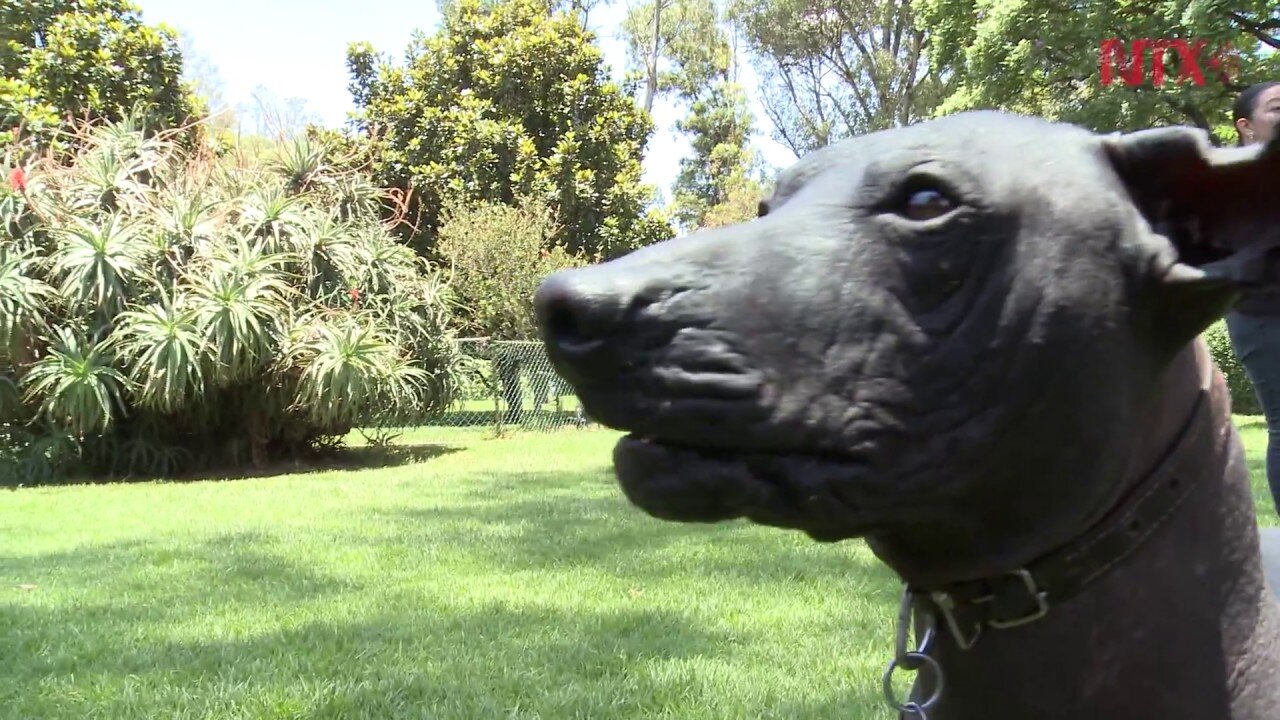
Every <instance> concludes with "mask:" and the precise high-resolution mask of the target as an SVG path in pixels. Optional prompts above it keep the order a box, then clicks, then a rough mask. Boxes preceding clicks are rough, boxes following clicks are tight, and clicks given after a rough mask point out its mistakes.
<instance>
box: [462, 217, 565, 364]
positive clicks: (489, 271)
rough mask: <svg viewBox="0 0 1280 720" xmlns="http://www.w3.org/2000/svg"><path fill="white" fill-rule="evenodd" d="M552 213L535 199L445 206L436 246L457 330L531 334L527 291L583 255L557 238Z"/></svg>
mask: <svg viewBox="0 0 1280 720" xmlns="http://www.w3.org/2000/svg"><path fill="white" fill-rule="evenodd" d="M561 234H562V229H561V228H560V227H558V226H557V225H556V223H555V217H554V213H553V212H552V211H551V210H550V208H548V207H547V206H546V205H545V204H543V203H540V202H539V201H537V200H536V199H523V200H522V201H521V202H519V203H518V204H517V205H514V206H512V205H502V204H499V203H470V204H466V205H456V206H451V207H449V208H448V209H447V210H446V211H445V213H444V223H443V224H442V225H441V227H440V240H439V244H438V247H437V249H438V250H439V252H440V255H441V256H442V257H443V258H444V260H445V262H447V263H448V264H449V266H450V267H451V268H452V270H453V281H452V282H451V283H450V284H451V286H452V287H454V288H455V289H456V290H455V293H456V296H457V300H458V303H459V305H460V307H461V309H460V311H459V316H460V317H461V318H462V328H463V331H464V332H466V333H467V334H468V335H473V336H478V337H487V338H492V339H494V340H531V339H535V338H536V337H537V326H536V323H535V320H534V314H533V293H534V291H535V290H536V289H537V287H538V283H539V282H541V281H542V279H543V278H545V277H546V276H547V275H550V274H551V273H553V272H555V271H556V270H559V269H562V268H568V267H581V266H583V265H586V264H587V263H588V262H589V260H588V258H586V257H583V256H582V255H580V254H575V253H570V252H569V251H567V250H566V249H565V247H564V246H563V245H562V244H560V242H559V241H558V240H557V237H559V236H560V235H561Z"/></svg>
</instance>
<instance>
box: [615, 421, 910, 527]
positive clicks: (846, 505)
mask: <svg viewBox="0 0 1280 720" xmlns="http://www.w3.org/2000/svg"><path fill="white" fill-rule="evenodd" d="M613 462H614V470H615V472H616V474H617V477H618V482H619V484H620V485H621V487H622V491H623V494H624V495H626V497H627V499H628V500H629V501H630V502H631V503H632V504H634V505H635V506H637V507H639V508H640V509H641V510H643V511H645V512H646V513H648V514H650V515H652V516H654V517H656V518H659V519H662V520H672V521H678V522H695V523H712V522H720V521H724V520H733V519H737V518H745V519H748V520H751V521H753V522H756V523H760V524H763V525H771V526H775V527H782V528H791V529H797V530H802V531H804V532H805V533H807V534H808V535H809V536H811V537H812V538H814V539H815V540H820V541H836V540H843V539H848V538H852V537H860V536H863V535H866V534H868V533H870V532H872V531H874V530H875V529H876V528H877V527H878V526H879V525H880V524H881V523H882V522H884V521H887V520H889V519H890V518H889V517H888V515H890V514H891V513H886V511H885V508H884V504H885V503H884V502H883V501H882V500H878V499H877V498H875V497H874V496H873V495H872V493H870V492H868V488H869V487H870V486H869V484H868V483H867V482H866V480H867V476H868V475H869V471H870V464H869V462H868V460H867V459H866V458H863V457H858V456H853V455H849V456H833V455H827V454H820V453H810V452H803V451H777V450H770V451H753V450H749V449H745V448H743V449H725V448H722V447H715V448H712V447H707V446H693V445H687V444H682V443H679V442H677V441H672V440H666V439H662V438H656V437H651V436H645V435H640V434H636V433H632V434H629V435H626V436H624V437H623V438H621V439H620V440H619V441H618V444H617V445H616V446H615V448H614V452H613Z"/></svg>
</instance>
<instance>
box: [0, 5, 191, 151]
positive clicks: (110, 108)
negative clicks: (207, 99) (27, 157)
mask: <svg viewBox="0 0 1280 720" xmlns="http://www.w3.org/2000/svg"><path fill="white" fill-rule="evenodd" d="M181 75H182V55H181V53H180V51H179V47H178V38H177V35H176V34H175V33H174V32H173V31H172V30H171V29H169V28H168V27H165V26H162V25H161V26H149V25H146V24H144V23H143V22H142V18H141V12H140V10H139V9H138V7H137V6H136V5H134V4H133V3H132V2H129V1H128V0H82V1H79V2H73V1H72V0H17V1H15V0H5V1H4V2H0V76H2V77H0V128H3V129H4V130H3V131H0V144H4V143H11V142H13V141H14V139H15V136H14V133H13V131H12V129H13V128H15V127H19V128H22V131H23V137H25V138H27V139H29V140H33V141H35V142H36V143H37V144H40V143H48V142H50V141H52V140H53V135H54V133H55V131H56V130H58V129H59V128H60V127H61V128H64V129H65V127H66V126H65V123H66V122H67V121H68V120H70V119H77V120H108V121H114V120H121V119H124V118H125V117H129V116H131V115H135V114H136V113H137V112H138V111H142V112H144V113H145V117H146V118H147V120H148V125H150V126H152V127H154V128H155V129H163V128H171V127H175V126H178V125H181V124H183V123H186V122H188V121H189V120H190V119H191V118H192V117H194V116H195V115H196V114H198V113H199V112H200V110H201V108H200V107H199V105H200V104H199V102H198V101H197V100H196V99H195V97H194V96H193V95H192V93H191V92H190V91H189V89H188V88H187V87H186V86H185V85H184V84H183V82H182V80H181Z"/></svg>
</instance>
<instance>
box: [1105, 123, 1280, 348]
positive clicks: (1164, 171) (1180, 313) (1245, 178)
mask: <svg viewBox="0 0 1280 720" xmlns="http://www.w3.org/2000/svg"><path fill="white" fill-rule="evenodd" d="M1103 148H1104V151H1105V154H1106V156H1107V158H1108V160H1109V161H1110V163H1111V165H1112V167H1113V168H1114V169H1115V172H1116V175H1117V176H1118V178H1119V179H1120V182H1121V184H1122V185H1123V186H1124V188H1125V190H1127V191H1128V194H1129V197H1130V198H1131V199H1132V201H1133V204H1134V206H1135V207H1136V208H1137V210H1138V212H1139V213H1140V214H1141V215H1142V216H1143V217H1144V218H1145V219H1146V220H1147V223H1148V224H1149V225H1150V227H1151V229H1152V230H1153V232H1154V234H1155V235H1156V236H1162V237H1163V238H1164V239H1166V240H1167V241H1168V243H1167V244H1165V243H1161V247H1160V249H1159V250H1157V251H1156V253H1155V255H1154V259H1155V261H1156V265H1157V267H1154V268H1151V269H1152V270H1154V271H1155V273H1156V276H1157V288H1158V289H1157V295H1158V297H1156V298H1154V306H1155V307H1154V309H1155V316H1154V317H1153V320H1154V321H1155V329H1157V330H1158V331H1159V332H1160V333H1161V334H1162V335H1166V337H1167V338H1168V340H1169V341H1170V342H1171V343H1172V344H1173V345H1175V346H1181V345H1182V344H1185V343H1186V342H1188V341H1190V340H1191V339H1192V338H1194V337H1195V336H1196V335H1198V334H1199V333H1200V332H1202V331H1203V330H1204V329H1205V328H1207V327H1208V326H1209V325H1210V324H1212V323H1213V321H1214V320H1217V319H1218V318H1220V317H1222V315H1224V314H1225V313H1226V312H1227V311H1228V310H1229V309H1230V308H1231V306H1232V305H1233V304H1234V303H1235V301H1236V300H1237V299H1238V298H1239V296H1240V293H1241V292H1243V291H1247V290H1251V289H1258V288H1275V289H1276V290H1277V291H1280V203H1277V202H1276V201H1277V200H1278V199H1280V136H1278V137H1276V138H1275V139H1273V140H1272V141H1271V142H1270V143H1268V144H1266V145H1251V146H1246V147H1225V148H1222V147H1214V146H1213V145H1212V144H1211V143H1210V142H1209V137H1208V134H1207V133H1205V132H1204V131H1202V130H1197V129H1193V128H1187V127H1173V128H1157V129H1152V130H1143V131H1139V132H1132V133H1124V134H1113V135H1108V136H1106V137H1104V139H1103ZM1149 239H1150V240H1152V241H1159V237H1155V238H1149ZM1170 252H1172V255H1171V254H1170Z"/></svg>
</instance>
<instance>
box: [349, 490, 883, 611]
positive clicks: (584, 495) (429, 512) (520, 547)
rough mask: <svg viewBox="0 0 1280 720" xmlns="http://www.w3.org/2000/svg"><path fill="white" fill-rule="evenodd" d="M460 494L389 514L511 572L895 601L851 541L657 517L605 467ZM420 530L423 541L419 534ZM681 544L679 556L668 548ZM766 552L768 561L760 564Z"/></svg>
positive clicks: (428, 539)
mask: <svg viewBox="0 0 1280 720" xmlns="http://www.w3.org/2000/svg"><path fill="white" fill-rule="evenodd" d="M584 486H585V487H586V488H587V491H586V492H584V490H583V488H584ZM530 488H537V489H538V492H537V494H536V497H530V496H529V495H530ZM504 489H505V490H509V491H510V492H504ZM457 497H461V498H464V499H465V502H458V503H452V504H450V505H449V506H441V507H432V508H407V509H396V510H390V511H383V512H382V515H383V516H384V517H385V519H386V521H387V522H389V523H392V524H394V526H395V528H396V531H395V532H396V534H397V535H398V536H400V537H404V538H406V541H407V542H410V543H414V542H418V543H422V544H427V543H440V544H444V545H450V544H458V543H470V547H469V551H470V552H472V553H483V554H484V557H485V560H486V562H487V563H490V564H492V565H493V566H494V567H499V568H504V569H508V570H512V571H525V570H529V569H531V568H552V567H564V566H566V565H568V566H574V567H587V568H595V569H601V570H606V571H610V572H618V573H625V574H627V575H628V576H629V577H641V578H648V579H652V580H660V579H661V578H663V577H666V576H668V575H669V574H670V573H672V572H674V571H687V570H688V569H689V567H690V566H696V568H697V572H699V573H704V574H706V575H708V576H711V577H717V576H718V577H722V578H726V579H727V578H729V577H733V578H738V579H743V578H746V579H750V580H752V581H757V582H766V581H778V582H794V581H799V580H804V579H808V578H820V577H833V576H834V577H851V576H852V577H857V578H859V579H867V580H869V583H868V584H869V585H873V586H876V587H883V588H887V589H888V594H885V595H884V597H883V599H884V600H885V601H886V602H890V603H892V602H896V593H897V591H898V589H897V586H896V582H897V581H896V576H894V574H893V573H892V571H890V570H889V569H888V567H886V566H885V565H883V564H882V563H880V562H879V561H877V560H875V559H874V558H871V557H870V556H869V554H867V553H857V554H855V553H852V552H849V551H848V550H847V548H848V547H849V545H847V544H836V545H826V544H819V543H817V542H815V541H810V540H809V539H808V538H807V537H804V536H802V535H801V534H800V533H799V531H796V530H789V529H781V528H762V527H759V526H754V525H753V524H751V523H749V522H747V521H745V520H735V521H730V522H723V523H713V524H703V523H677V522H670V521H666V520H659V519H657V518H653V517H651V516H649V515H647V514H646V513H644V512H643V511H642V510H640V509H639V508H637V507H635V506H634V505H632V504H631V503H629V502H628V501H627V500H626V498H625V497H624V496H623V495H622V491H621V490H620V489H618V488H617V485H616V482H615V481H614V479H613V475H612V471H611V470H609V469H607V468H606V469H600V470H597V471H581V472H574V473H547V472H526V473H518V474H512V475H510V476H507V477H506V478H505V479H504V481H502V482H495V483H493V484H491V485H488V486H486V487H484V488H480V489H477V490H475V491H472V492H471V493H469V494H468V493H459V494H458V495H457ZM477 527H479V528H481V529H483V528H485V527H490V528H495V529H501V531H502V532H501V538H502V539H501V542H494V543H491V544H488V545H482V544H478V543H475V542H474V539H475V537H476V534H477V533H476V529H477ZM549 529H554V530H553V531H549ZM415 535H416V536H420V538H421V539H420V540H415V539H413V538H414V537H415ZM796 538H803V539H801V540H800V541H799V542H796V541H795V539H796ZM352 540H353V541H358V538H352ZM850 542H851V543H861V541H860V540H854V541H850ZM676 546H680V548H681V552H676V553H673V552H669V551H670V550H672V549H673V548H675V547H676ZM744 548H747V549H746V550H745V551H744ZM762 557H767V558H768V559H769V560H768V562H760V559H761V558H762ZM875 594H876V595H877V596H879V595H880V594H881V593H879V592H876V593H875Z"/></svg>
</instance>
